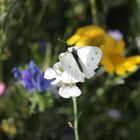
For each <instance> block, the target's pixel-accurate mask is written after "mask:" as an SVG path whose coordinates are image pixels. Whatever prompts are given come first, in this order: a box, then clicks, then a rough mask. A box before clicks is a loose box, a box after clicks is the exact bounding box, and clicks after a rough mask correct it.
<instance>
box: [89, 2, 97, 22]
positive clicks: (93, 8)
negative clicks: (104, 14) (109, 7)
mask: <svg viewBox="0 0 140 140" xmlns="http://www.w3.org/2000/svg"><path fill="white" fill-rule="evenodd" d="M89 1H90V6H91V14H92V20H93V23H94V24H96V25H97V24H98V19H97V8H96V0H89Z"/></svg>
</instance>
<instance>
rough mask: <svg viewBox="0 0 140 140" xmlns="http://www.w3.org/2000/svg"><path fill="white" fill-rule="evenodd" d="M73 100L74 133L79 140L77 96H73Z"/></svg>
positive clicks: (76, 139)
mask: <svg viewBox="0 0 140 140" xmlns="http://www.w3.org/2000/svg"><path fill="white" fill-rule="evenodd" d="M72 101H73V111H74V135H75V140H79V134H78V110H77V99H76V97H72Z"/></svg>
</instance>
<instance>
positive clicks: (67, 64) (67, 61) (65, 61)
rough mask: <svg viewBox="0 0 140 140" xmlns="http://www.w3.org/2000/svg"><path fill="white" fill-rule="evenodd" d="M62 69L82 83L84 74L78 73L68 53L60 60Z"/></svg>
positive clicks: (75, 64)
mask: <svg viewBox="0 0 140 140" xmlns="http://www.w3.org/2000/svg"><path fill="white" fill-rule="evenodd" d="M61 66H62V68H63V69H64V70H65V71H66V72H67V73H69V74H70V75H71V76H72V77H74V78H75V79H76V80H78V81H81V82H84V74H83V73H82V72H81V71H80V69H79V67H78V64H77V62H76V60H75V58H74V56H73V54H72V53H71V52H70V51H68V52H66V53H65V54H64V55H63V57H62V59H61Z"/></svg>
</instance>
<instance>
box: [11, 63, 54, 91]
mask: <svg viewBox="0 0 140 140" xmlns="http://www.w3.org/2000/svg"><path fill="white" fill-rule="evenodd" d="M12 74H13V75H14V77H15V78H16V79H17V81H18V82H20V84H21V85H22V86H23V87H24V88H26V89H27V90H28V91H29V92H34V91H35V90H38V91H39V92H44V91H45V90H47V89H48V88H49V87H50V84H51V82H52V80H46V79H45V78H44V77H43V76H44V73H43V72H41V71H40V69H39V68H38V67H37V66H36V65H35V63H34V61H30V62H29V65H28V68H27V69H25V70H19V69H18V68H13V69H12Z"/></svg>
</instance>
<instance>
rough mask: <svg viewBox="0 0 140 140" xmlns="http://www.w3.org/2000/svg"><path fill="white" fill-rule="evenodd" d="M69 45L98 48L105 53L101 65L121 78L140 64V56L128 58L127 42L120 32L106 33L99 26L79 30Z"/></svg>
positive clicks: (70, 39) (68, 41)
mask: <svg viewBox="0 0 140 140" xmlns="http://www.w3.org/2000/svg"><path fill="white" fill-rule="evenodd" d="M67 44H68V45H79V46H88V45H90V46H98V47H100V48H101V50H102V51H103V57H102V60H101V64H102V65H103V67H104V69H105V71H106V72H108V73H113V72H115V73H116V74H117V75H119V76H123V75H126V74H127V73H131V72H134V71H135V70H136V69H137V67H138V64H140V55H135V56H130V57H126V56H125V55H124V53H125V41H124V40H123V35H122V33H121V32H120V31H118V30H109V31H108V32H106V31H105V30H104V29H102V28H101V27H99V26H96V25H89V26H85V27H81V28H79V29H78V30H77V31H76V33H75V34H74V35H73V36H71V37H70V38H68V40H67Z"/></svg>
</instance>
